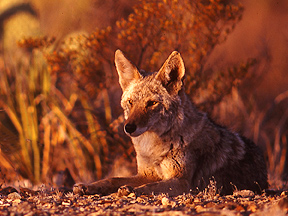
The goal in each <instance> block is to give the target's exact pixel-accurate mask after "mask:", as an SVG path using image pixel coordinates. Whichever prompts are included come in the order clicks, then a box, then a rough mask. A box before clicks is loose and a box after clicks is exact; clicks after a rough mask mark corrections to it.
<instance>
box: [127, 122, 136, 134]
mask: <svg viewBox="0 0 288 216" xmlns="http://www.w3.org/2000/svg"><path fill="white" fill-rule="evenodd" d="M136 129H137V126H136V125H135V124H126V125H125V126H124V130H125V132H126V133H129V134H132V133H133V132H135V131H136Z"/></svg>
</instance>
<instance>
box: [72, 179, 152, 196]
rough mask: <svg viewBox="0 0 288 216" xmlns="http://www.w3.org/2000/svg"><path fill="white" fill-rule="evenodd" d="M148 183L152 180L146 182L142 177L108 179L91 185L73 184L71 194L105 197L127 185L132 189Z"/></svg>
mask: <svg viewBox="0 0 288 216" xmlns="http://www.w3.org/2000/svg"><path fill="white" fill-rule="evenodd" d="M148 182H152V180H148V179H146V178H143V177H142V176H132V177H125V178H121V177H119V178H108V179H103V180H100V181H96V182H93V183H91V184H81V183H80V184H75V185H74V186H73V193H74V194H79V195H84V194H86V195H90V194H101V195H107V194H111V193H114V192H117V190H118V189H119V188H120V187H121V186H123V185H129V186H132V187H138V186H140V185H143V184H146V183H148Z"/></svg>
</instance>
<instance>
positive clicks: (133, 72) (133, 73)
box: [115, 49, 141, 91]
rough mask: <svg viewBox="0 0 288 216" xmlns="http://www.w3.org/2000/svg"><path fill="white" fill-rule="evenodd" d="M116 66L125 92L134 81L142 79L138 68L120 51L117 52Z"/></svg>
mask: <svg viewBox="0 0 288 216" xmlns="http://www.w3.org/2000/svg"><path fill="white" fill-rule="evenodd" d="M115 65H116V70H117V72H118V75H119V83H120V86H121V88H122V90H123V91H124V90H125V89H126V88H127V86H128V85H129V84H130V83H131V81H132V80H135V79H140V78H141V75H140V73H139V71H138V69H137V68H136V66H135V65H134V64H133V63H131V62H130V60H128V59H127V58H126V57H125V56H124V54H123V53H122V51H121V50H119V49H118V50H116V52H115Z"/></svg>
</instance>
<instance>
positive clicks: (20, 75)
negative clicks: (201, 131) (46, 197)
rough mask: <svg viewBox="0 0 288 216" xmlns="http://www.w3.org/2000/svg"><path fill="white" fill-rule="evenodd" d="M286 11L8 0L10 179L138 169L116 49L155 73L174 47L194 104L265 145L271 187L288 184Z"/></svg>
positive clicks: (3, 141)
mask: <svg viewBox="0 0 288 216" xmlns="http://www.w3.org/2000/svg"><path fill="white" fill-rule="evenodd" d="M287 11H288V3H287V2H286V1H285V0H282V1H277V2H275V1H273V0H264V1H261V2H259V1H257V0H252V1H245V0H242V1H236V0H235V1H224V0H202V1H189V0H178V1H177V0H159V1H154V0H153V1H151V0H149V1H148V0H141V1H140V0H139V1H132V0H120V1H116V2H115V1H113V0H108V1H103V0H85V1H79V2H75V3H73V4H71V2H70V1H69V0H63V1H61V2H59V1H56V0H42V1H38V0H1V1H0V56H1V57H0V168H1V172H0V174H1V179H2V181H6V182H15V181H21V180H23V179H28V180H29V181H31V182H32V183H33V184H38V183H40V182H44V183H53V182H54V183H57V181H55V176H57V174H59V173H61V171H63V170H66V171H67V170H68V171H69V173H70V174H71V176H72V178H73V179H74V180H75V181H77V182H78V181H82V182H89V181H92V180H96V179H100V178H103V177H106V176H108V175H118V176H120V175H129V174H131V173H135V169H136V165H135V153H134V149H133V146H132V144H131V141H130V140H129V138H128V137H127V136H125V135H124V133H123V129H122V128H123V125H122V123H123V116H122V109H121V107H120V97H121V90H120V86H119V84H118V76H117V73H116V71H115V67H114V52H115V50H116V49H118V48H120V49H121V50H123V51H124V52H125V53H126V54H127V56H128V57H129V58H130V59H131V60H132V61H133V62H135V63H136V64H137V66H138V67H139V68H141V69H145V70H147V71H151V70H157V69H159V67H160V66H161V64H162V63H163V61H164V60H165V59H166V58H167V56H168V55H169V54H170V53H171V52H172V51H173V50H178V51H179V52H180V53H181V55H182V56H183V58H184V62H185V66H186V71H187V77H186V84H185V85H186V92H187V93H188V94H189V95H190V97H191V98H192V99H193V101H194V102H195V104H196V105H197V106H198V107H199V108H200V109H202V110H204V111H207V112H208V113H209V114H210V115H211V116H212V117H213V118H214V119H216V121H217V122H219V123H221V124H224V125H226V126H227V127H229V128H231V129H232V130H234V131H238V132H240V133H242V134H244V135H245V136H247V137H249V138H250V139H252V140H253V141H254V142H255V143H257V144H258V145H259V146H260V147H261V148H262V149H263V152H264V154H265V158H266V160H267V166H268V169H269V181H270V184H271V187H282V186H283V182H286V180H287V178H288V163H287V162H288V161H287V160H286V158H287V156H288V152H287V136H288V134H287V133H288V109H287V108H288V79H287V68H288V61H287V60H288V59H287V58H288V49H287V47H288V40H287V39H288V26H287V22H286V20H287V19H288V13H287ZM62 173H63V172H62ZM53 179H54V180H53ZM62 183H63V182H62ZM62 183H59V184H62Z"/></svg>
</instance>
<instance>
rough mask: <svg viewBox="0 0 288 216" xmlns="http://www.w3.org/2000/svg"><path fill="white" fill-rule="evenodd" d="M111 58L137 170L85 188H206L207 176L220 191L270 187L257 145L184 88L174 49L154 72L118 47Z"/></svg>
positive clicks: (175, 191)
mask: <svg viewBox="0 0 288 216" xmlns="http://www.w3.org/2000/svg"><path fill="white" fill-rule="evenodd" d="M115 64H116V68H117V71H118V74H119V82H120V85H121V88H122V90H123V95H122V100H121V106H122V107H123V109H124V117H125V126H124V130H125V132H126V134H128V135H129V136H130V137H131V139H132V142H133V144H134V147H135V150H136V155H137V167H138V174H137V175H136V176H133V177H130V178H112V179H106V180H102V181H98V182H95V183H92V184H91V185H87V186H86V187H85V189H86V192H87V191H88V192H87V193H105V192H106V193H108V192H112V191H115V190H117V189H118V187H120V186H122V185H131V186H132V187H134V190H135V191H136V192H137V193H152V192H153V193H169V194H170V195H178V194H182V193H184V192H185V193H187V192H189V191H190V190H191V189H195V188H199V189H200V190H201V189H204V188H205V187H206V186H207V184H208V183H209V181H210V179H211V178H214V179H215V181H216V184H217V187H218V188H219V189H221V193H223V194H227V193H232V192H233V190H235V188H237V189H250V190H253V191H256V192H261V191H262V190H263V189H266V188H267V187H268V183H267V170H266V165H265V162H264V158H263V155H262V153H261V151H260V149H259V148H258V147H257V146H256V145H255V144H254V143H253V142H251V141H250V140H248V139H246V138H244V137H242V136H240V135H238V134H237V133H233V132H230V131H229V130H227V129H226V128H224V127H221V126H219V125H217V124H215V123H214V122H213V121H211V120H210V119H209V118H208V117H207V115H206V114H205V113H203V112H201V111H199V110H198V109H197V108H196V107H195V106H194V105H193V103H192V102H191V101H190V99H189V98H188V96H187V95H186V94H185V90H184V86H183V79H184V75H185V67H184V63H183V60H182V58H181V56H180V54H179V53H178V52H176V51H174V52H173V53H172V54H171V55H170V56H169V57H168V59H167V60H166V62H165V63H164V64H163V66H162V67H161V69H160V70H159V71H158V72H155V73H145V72H140V71H139V70H138V69H137V68H136V67H135V66H134V65H133V64H132V63H131V62H130V61H129V60H128V59H127V58H126V57H125V56H124V55H123V53H122V52H121V51H120V50H117V51H116V54H115ZM112 184H113V185H114V188H113V190H112V186H111V185H112ZM105 187H106V189H107V188H110V190H109V191H105V190H103V188H105ZM81 190H82V189H81ZM82 191H83V190H82Z"/></svg>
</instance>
